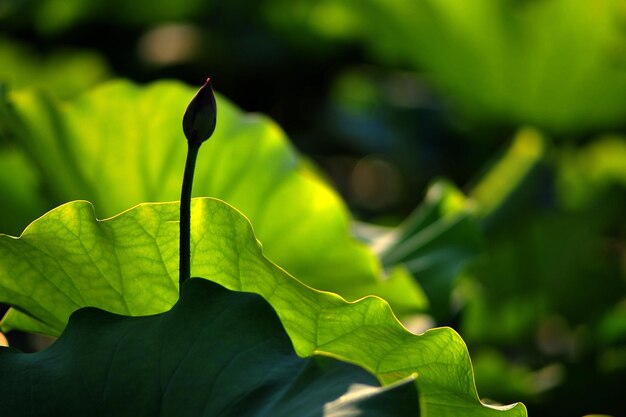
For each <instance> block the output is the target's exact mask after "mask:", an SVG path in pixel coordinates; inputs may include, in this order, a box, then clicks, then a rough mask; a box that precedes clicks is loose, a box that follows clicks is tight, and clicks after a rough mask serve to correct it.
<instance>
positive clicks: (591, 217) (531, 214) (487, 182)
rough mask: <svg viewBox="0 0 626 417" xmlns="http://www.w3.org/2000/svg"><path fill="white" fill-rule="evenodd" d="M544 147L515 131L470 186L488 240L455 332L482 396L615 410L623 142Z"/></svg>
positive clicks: (553, 410)
mask: <svg viewBox="0 0 626 417" xmlns="http://www.w3.org/2000/svg"><path fill="white" fill-rule="evenodd" d="M544 143H545V142H544V139H543V138H542V137H541V136H539V135H537V132H533V131H531V130H527V129H525V130H522V131H520V133H519V134H518V135H517V137H516V138H515V139H514V140H513V142H512V144H511V146H510V147H509V148H508V149H507V150H505V151H504V152H503V154H502V155H501V157H500V158H499V159H498V160H496V161H495V162H494V163H493V165H492V168H491V170H489V171H488V172H487V173H486V174H485V176H484V177H483V179H482V180H481V181H480V182H479V183H478V184H477V185H476V186H475V188H474V190H473V192H472V193H470V195H472V196H473V197H474V199H475V200H476V201H477V203H478V204H479V210H478V213H479V215H480V216H481V217H482V219H481V221H482V223H483V224H484V225H485V230H486V233H485V235H486V239H485V241H486V244H485V251H484V254H483V256H481V257H480V258H479V260H478V262H476V263H475V264H474V265H472V267H471V268H469V269H468V270H467V271H466V276H464V277H463V279H462V280H461V281H460V285H459V287H458V293H459V294H462V297H463V299H464V300H465V303H466V308H465V309H464V311H463V314H462V317H461V333H462V334H463V337H464V340H465V341H466V342H467V343H468V345H469V347H470V351H471V352H472V357H473V359H474V365H475V369H476V370H477V373H478V372H480V374H479V375H481V377H480V378H478V379H477V382H478V386H479V389H480V392H482V393H484V394H485V395H487V396H489V397H494V398H499V399H501V400H502V401H506V399H507V398H508V399H511V398H515V399H520V398H524V399H526V401H527V403H528V404H529V405H531V407H532V404H533V403H543V405H541V407H542V409H543V410H544V414H547V415H552V414H557V415H558V414H575V413H579V414H580V410H585V409H587V410H594V409H603V410H606V411H607V412H609V413H610V414H612V415H622V414H623V412H622V410H623V402H622V401H621V398H622V391H623V390H621V385H620V384H615V381H618V380H623V379H624V375H625V370H626V367H625V366H624V364H625V363H626V360H624V358H625V357H626V356H624V354H623V352H624V340H626V339H624V338H623V337H622V338H620V331H621V330H620V329H624V328H626V326H624V325H623V323H621V321H622V320H623V319H624V315H623V314H620V312H621V310H622V308H623V306H624V304H625V298H624V297H625V295H626V281H625V280H624V279H625V278H626V268H625V264H624V262H623V261H624V253H625V252H624V244H623V242H624V236H626V228H625V226H626V224H625V223H624V221H623V213H624V207H626V193H624V184H625V183H624V178H626V177H624V172H625V171H624V166H625V165H624V161H625V159H624V155H626V153H625V151H626V146H625V143H626V142H625V140H624V138H623V137H619V136H607V137H603V138H598V139H597V140H595V141H593V142H591V143H588V144H586V145H584V146H579V147H576V146H573V145H569V146H567V147H563V148H561V149H554V148H552V149H550V148H549V147H546V146H544ZM481 208H482V209H481ZM623 334H624V333H622V336H623ZM495 351H497V352H499V354H495V353H494V352H495ZM502 352H506V353H502ZM590 378H591V379H594V381H596V382H595V387H594V389H593V390H591V391H589V390H585V389H583V388H581V387H583V386H585V382H584V381H587V380H589V379H590ZM511 381H515V383H511ZM571 398H577V401H575V402H571V401H570V399H571ZM599 404H603V405H601V406H599Z"/></svg>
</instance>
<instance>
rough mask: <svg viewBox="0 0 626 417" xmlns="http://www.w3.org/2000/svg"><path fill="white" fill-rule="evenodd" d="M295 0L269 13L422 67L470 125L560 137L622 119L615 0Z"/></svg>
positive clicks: (620, 19) (619, 8) (623, 89)
mask: <svg viewBox="0 0 626 417" xmlns="http://www.w3.org/2000/svg"><path fill="white" fill-rule="evenodd" d="M299 3H301V7H298V8H293V7H288V6H287V5H286V2H285V1H282V2H280V1H277V2H274V3H273V7H272V9H271V10H272V12H271V15H272V16H274V20H280V21H281V22H282V23H283V24H284V25H290V26H291V27H294V28H297V27H302V26H305V27H308V28H309V29H310V30H314V31H317V32H318V33H319V34H320V35H321V36H322V37H323V38H326V39H342V40H350V41H360V42H362V43H363V44H364V45H365V46H366V48H367V49H368V50H369V51H370V53H371V55H372V57H373V59H374V60H375V61H376V62H379V63H383V64H386V65H388V66H393V67H397V66H409V67H411V68H413V69H415V70H419V71H425V72H426V73H427V74H428V75H429V77H430V78H431V79H432V80H433V81H434V82H435V83H436V84H437V85H438V86H439V88H440V90H441V91H443V92H444V93H445V97H446V98H447V99H449V100H451V101H453V102H454V104H456V105H457V106H458V107H460V108H461V109H462V110H463V111H464V112H465V113H466V114H469V115H471V116H472V117H474V118H476V119H479V120H485V119H486V120H489V121H506V122H508V123H511V124H513V125H522V124H532V125H535V126H539V127H541V128H543V129H547V130H549V131H551V132H558V133H563V132H579V131H586V130H590V129H592V130H593V129H602V128H606V127H607V126H619V125H621V124H622V120H623V119H624V117H625V116H626V71H624V69H625V68H626V58H625V57H626V54H625V53H624V51H625V50H626V47H625V45H626V34H625V32H624V31H623V25H624V22H625V21H626V14H625V13H624V7H623V1H622V0H600V1H595V2H594V3H593V5H589V4H587V3H584V2H572V1H569V0H547V1H504V2H503V1H500V0H476V1H472V2H459V1H455V0H443V1H442V0H436V1H433V0H430V1H419V2H408V1H403V0H366V1H362V0H341V1H337V0H332V1H321V2H320V1H318V2H299ZM302 3H304V4H306V6H303V5H302ZM281 6H282V7H281ZM277 16H282V18H281V19H279V18H278V17H277ZM330 22H335V23H334V24H333V23H330ZM335 26H340V27H341V28H342V30H340V31H336V30H332V28H333V27H335ZM589 103H602V105H590V104H589Z"/></svg>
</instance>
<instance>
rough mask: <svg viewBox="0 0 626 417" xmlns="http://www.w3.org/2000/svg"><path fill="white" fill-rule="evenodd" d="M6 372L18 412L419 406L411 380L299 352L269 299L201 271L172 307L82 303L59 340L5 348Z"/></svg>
mask: <svg viewBox="0 0 626 417" xmlns="http://www.w3.org/2000/svg"><path fill="white" fill-rule="evenodd" d="M0 373H2V375H3V377H2V379H1V380H0V414H3V415H11V416H15V417H18V416H31V417H32V416H51V415H68V416H69V415H75V416H76V415H82V416H89V415H115V416H155V415H161V416H180V415H186V416H216V415H220V416H236V417H239V416H242V415H246V416H293V415H298V416H311V417H312V416H326V417H332V416H336V417H339V416H345V415H351V416H352V415H353V416H371V417H376V416H398V417H401V416H406V415H415V416H417V415H419V401H418V397H417V391H416V390H415V385H414V384H413V383H412V382H413V381H411V380H407V381H404V382H401V383H399V384H397V385H394V386H391V387H387V388H382V387H380V386H378V384H377V381H376V379H375V378H374V377H373V376H372V375H371V374H368V373H367V372H365V371H363V370H362V369H360V368H358V367H356V366H354V365H349V364H346V363H342V362H339V361H336V360H334V359H329V358H323V357H313V358H307V359H302V358H300V357H298V356H297V355H296V354H295V352H294V350H293V347H292V345H291V342H290V340H289V337H288V336H287V334H286V333H285V331H284V329H283V327H282V326H281V324H280V321H279V320H278V317H277V316H276V313H275V312H274V310H272V308H271V307H270V306H269V305H268V304H267V302H266V301H265V300H263V299H262V298H261V297H259V296H258V295H254V294H246V293H240V292H232V291H228V290H226V289H225V288H223V287H221V286H219V285H217V284H214V283H212V282H210V281H206V280H202V279H192V280H189V281H188V282H186V283H185V285H184V286H183V291H182V295H181V298H180V300H179V302H178V303H177V304H176V305H174V307H173V308H172V309H171V310H170V311H168V312H166V313H162V314H158V315H154V316H144V317H127V316H119V315H115V314H111V313H107V312H104V311H102V310H98V309H95V308H84V309H81V310H78V311H77V312H75V313H74V314H73V315H72V316H71V317H70V321H69V324H68V326H67V328H66V329H65V331H64V333H63V334H62V335H61V337H60V338H59V339H58V340H57V341H56V342H55V343H54V344H53V345H52V346H51V347H50V348H48V349H46V350H44V351H42V352H37V353H32V354H25V353H20V352H17V351H14V350H12V349H6V348H5V349H0Z"/></svg>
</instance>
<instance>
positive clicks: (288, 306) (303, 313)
mask: <svg viewBox="0 0 626 417" xmlns="http://www.w3.org/2000/svg"><path fill="white" fill-rule="evenodd" d="M178 208H179V207H178V204H177V203H160V204H142V205H139V206H137V207H135V208H133V209H131V210H129V211H126V212H124V213H122V214H120V215H118V216H116V217H113V218H111V219H108V220H103V221H98V220H96V218H95V217H94V209H93V206H92V205H91V204H89V203H87V202H73V203H68V204H66V205H63V206H61V207H58V208H57V209H55V210H53V211H51V212H49V213H48V214H46V215H45V216H43V217H41V218H40V219H38V220H37V221H35V222H34V223H32V224H31V225H30V226H29V227H28V228H27V229H26V230H25V231H24V233H23V234H22V235H21V237H19V238H14V237H10V236H0V301H7V300H10V301H11V303H12V304H13V306H14V309H12V310H11V313H10V314H9V315H8V316H7V317H5V319H4V322H3V325H4V329H5V330H6V329H8V328H21V329H25V330H37V331H45V332H46V333H49V334H59V333H60V332H61V331H62V330H63V328H64V327H65V325H66V323H67V320H68V317H69V316H70V314H71V313H72V312H74V311H76V310H78V309H79V308H81V307H85V306H94V307H99V308H102V309H105V310H107V311H111V312H113V313H117V314H124V315H147V314H156V313H160V312H163V311H167V310H168V309H169V308H171V306H172V305H173V304H175V302H176V300H177V297H178V285H177V282H178V276H177V275H178V270H177V269H178ZM191 232H192V233H191V234H192V275H193V276H200V277H203V278H206V279H208V280H210V281H213V282H216V283H219V284H221V285H223V286H225V287H226V288H229V289H232V290H237V291H245V292H251V293H256V294H259V295H261V296H262V297H263V298H264V299H265V300H267V301H268V302H269V303H270V304H271V306H272V307H273V308H274V310H275V311H276V313H277V315H278V317H279V318H280V320H281V322H282V324H283V326H284V328H285V330H286V332H287V333H288V334H289V337H290V339H291V341H292V342H293V345H294V348H295V351H296V352H297V354H298V355H300V356H303V357H306V356H311V355H313V354H319V355H325V356H330V357H335V358H338V359H342V360H345V361H347V362H350V363H353V364H356V365H359V366H361V367H362V368H364V369H366V370H368V371H369V372H371V373H373V374H374V375H376V376H377V378H378V380H379V381H381V382H382V383H383V384H384V385H388V384H393V383H397V382H399V381H402V380H404V379H405V378H407V377H410V376H413V375H416V374H417V375H418V385H419V390H420V401H421V406H420V407H421V411H422V412H423V413H426V414H427V415H437V416H457V415H459V410H463V411H462V412H463V414H464V415H467V416H488V415H496V414H497V415H505V416H507V417H508V416H525V415H526V411H525V408H524V406H523V405H522V404H513V405H511V406H506V407H500V408H494V407H490V406H485V405H483V404H482V403H481V402H480V401H479V397H478V395H477V393H476V388H475V385H474V379H473V371H472V367H471V362H470V358H469V355H468V352H467V348H466V346H465V344H464V343H463V340H462V339H461V338H460V337H459V336H458V334H457V333H456V332H455V331H454V330H452V329H450V328H440V329H432V330H429V331H427V332H425V333H423V334H422V335H419V336H418V335H414V334H411V333H409V332H408V331H407V330H406V329H404V328H403V327H402V326H401V325H400V323H399V322H398V321H397V319H396V318H395V317H394V316H393V314H392V312H391V310H390V308H389V305H388V304H387V303H386V302H385V301H384V300H382V299H380V298H377V297H367V298H364V299H362V300H360V301H358V302H354V303H348V302H346V301H344V300H343V299H342V298H341V297H339V296H337V295H335V294H332V293H327V292H321V291H317V290H313V289H311V288H310V287H307V286H306V285H303V284H301V283H300V282H299V281H297V280H295V279H294V278H292V277H291V276H289V275H288V274H287V273H286V272H285V271H284V270H282V269H280V268H279V267H277V266H276V265H274V264H272V263H271V262H270V261H268V260H267V259H266V258H265V257H264V256H263V254H262V251H261V247H260V244H259V242H258V241H257V240H256V238H255V236H254V234H253V232H252V228H251V226H250V223H249V222H248V221H247V220H246V218H245V217H244V216H242V215H241V213H239V212H238V211H236V210H235V209H233V208H232V207H231V206H229V205H227V204H225V203H223V202H222V201H219V200H215V199H211V198H200V199H194V200H193V202H192V231H191Z"/></svg>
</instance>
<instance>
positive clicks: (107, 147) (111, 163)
mask: <svg viewBox="0 0 626 417" xmlns="http://www.w3.org/2000/svg"><path fill="white" fill-rule="evenodd" d="M194 93H195V90H193V89H191V88H189V87H187V86H185V85H183V84H181V83H178V82H173V81H172V82H167V81H164V82H157V83H154V84H151V85H149V86H147V87H140V86H137V85H134V84H132V83H130V82H126V81H116V82H111V83H107V84H105V85H103V86H101V87H99V88H96V89H94V90H92V91H90V92H89V93H88V94H86V95H84V96H82V97H81V98H79V99H76V100H74V101H69V102H59V101H57V100H56V99H54V98H52V97H51V96H49V95H47V94H42V93H38V92H36V91H24V92H18V93H14V94H11V95H10V97H7V100H0V101H1V104H0V123H3V124H5V125H6V127H7V129H8V130H9V131H10V133H11V135H12V136H13V137H14V139H15V140H16V143H17V145H19V146H20V148H22V149H23V150H24V152H25V154H26V155H27V157H28V160H30V162H31V163H32V165H33V166H35V167H36V168H37V172H38V175H39V177H40V179H41V182H42V187H43V189H44V190H46V195H47V196H48V197H49V198H48V200H47V207H48V208H52V207H54V206H56V205H58V204H61V203H64V202H66V201H70V200H77V199H85V200H89V201H92V202H94V204H95V205H96V207H97V208H98V213H99V215H100V216H111V215H114V214H117V213H119V212H121V211H123V210H125V209H127V208H129V207H132V206H133V205H135V204H139V203H142V202H146V201H148V202H153V201H174V200H177V199H178V198H179V193H180V183H181V176H182V167H183V166H184V162H185V152H186V146H185V139H184V136H183V133H182V127H181V120H182V116H183V112H184V110H185V108H186V107H187V104H188V102H189V100H190V98H191V97H193V95H194ZM217 101H218V104H217V106H218V123H217V128H216V131H215V133H214V135H213V136H212V138H211V140H209V141H208V142H207V143H205V144H204V145H203V147H202V150H201V151H200V155H199V156H198V162H197V166H196V173H195V180H194V195H195V196H210V197H217V198H220V199H222V200H225V201H227V202H228V203H230V204H232V205H234V206H235V207H237V208H238V209H239V210H241V211H242V212H243V213H244V214H245V215H246V216H247V217H248V218H249V219H250V221H251V222H252V224H253V225H254V228H255V232H256V233H257V236H258V237H259V239H260V240H261V241H262V242H263V245H264V248H265V251H266V253H267V255H268V257H269V258H271V259H272V260H274V261H276V262H277V263H278V264H279V265H280V266H281V267H283V268H285V269H286V270H287V271H289V272H290V273H291V274H293V275H294V276H296V277H297V278H298V279H301V280H303V281H304V282H306V283H307V284H309V285H311V286H313V287H315V288H319V289H323V290H328V291H333V292H337V293H339V294H341V295H343V296H345V297H347V298H349V299H357V298H360V297H362V296H365V295H368V294H371V293H372V291H373V293H374V294H376V293H377V291H376V287H377V286H378V287H380V288H381V289H382V291H383V292H384V293H385V296H386V297H387V300H388V301H389V302H390V303H391V304H392V306H393V305H394V304H395V303H396V302H398V303H399V304H401V305H402V307H401V308H403V309H406V308H409V309H411V306H412V308H413V309H418V308H419V305H420V304H421V301H420V300H419V299H418V298H416V296H415V295H414V294H415V291H409V292H406V291H403V289H406V288H410V287H411V286H412V285H413V284H412V282H411V280H410V279H409V278H408V277H400V278H398V279H396V280H394V281H388V282H387V281H385V280H384V279H382V271H381V268H380V265H379V262H378V260H377V259H376V257H375V256H374V255H373V254H372V253H371V251H369V250H368V248H367V247H366V246H365V245H363V244H361V243H359V242H357V241H356V240H354V239H353V238H352V236H351V235H350V231H349V220H350V216H349V213H348V211H347V209H346V208H345V207H344V205H343V203H342V201H341V200H340V198H339V196H338V195H337V194H336V193H335V192H334V191H333V190H332V189H331V188H330V187H329V186H328V185H327V184H326V183H325V182H324V181H323V180H321V179H320V177H319V176H318V175H317V174H315V173H314V172H313V170H312V169H310V168H307V164H306V163H303V161H302V160H301V159H300V157H299V156H298V154H297V153H296V152H295V150H294V149H293V148H292V147H291V145H290V144H289V142H288V140H287V138H286V136H285V134H284V133H283V132H282V131H281V130H280V128H279V127H278V126H277V125H276V124H274V123H273V122H272V121H270V120H269V119H267V118H264V117H262V116H258V115H251V114H244V113H242V112H241V111H240V110H239V109H237V108H236V107H235V106H233V105H232V104H231V103H229V102H228V101H227V100H226V99H224V98H222V97H221V96H218V97H217ZM12 210H13V207H12V206H10V205H9V206H4V207H2V209H0V212H2V213H9V215H10V213H11V212H12ZM22 226H25V224H24V225H22Z"/></svg>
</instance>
